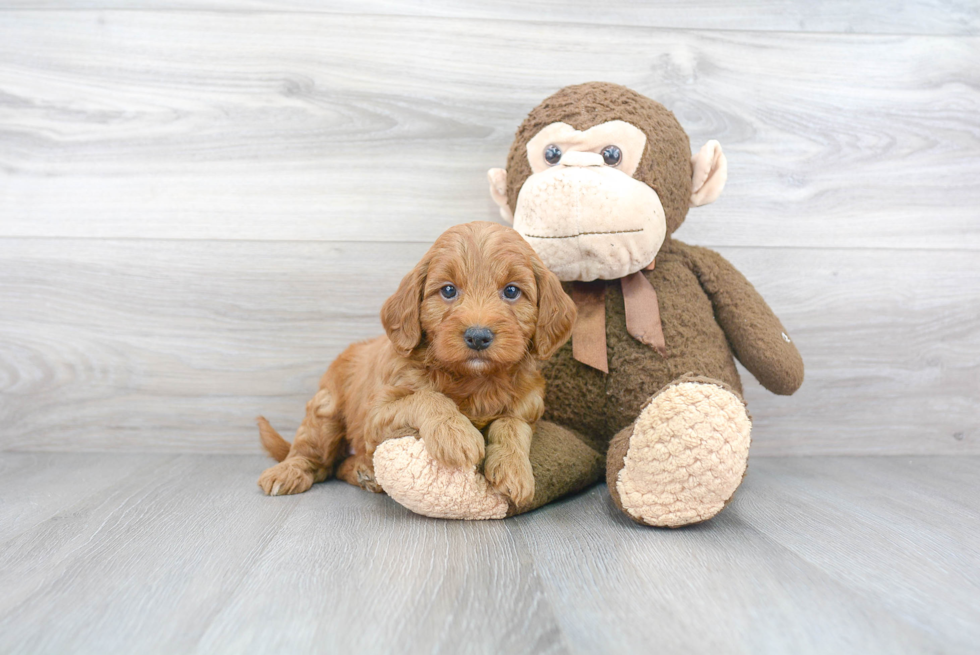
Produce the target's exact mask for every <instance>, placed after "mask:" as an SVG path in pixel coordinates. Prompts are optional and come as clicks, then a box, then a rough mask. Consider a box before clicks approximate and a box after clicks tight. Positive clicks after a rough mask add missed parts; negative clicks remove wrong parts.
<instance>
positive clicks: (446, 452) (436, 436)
mask: <svg viewBox="0 0 980 655" xmlns="http://www.w3.org/2000/svg"><path fill="white" fill-rule="evenodd" d="M421 437H422V441H424V442H425V449H426V450H428V451H429V454H430V455H432V457H433V458H435V460H436V461H437V462H439V463H440V464H445V465H446V466H451V467H453V468H463V467H467V468H468V467H472V466H476V465H477V464H478V463H479V462H480V460H481V459H483V453H484V443H483V433H482V432H480V431H479V430H477V429H476V428H475V427H473V424H472V423H470V422H469V421H468V420H467V419H466V418H465V417H463V416H460V418H459V420H453V421H445V422H443V423H437V424H436V425H435V426H434V427H433V428H431V429H430V430H427V431H425V432H422V433H421Z"/></svg>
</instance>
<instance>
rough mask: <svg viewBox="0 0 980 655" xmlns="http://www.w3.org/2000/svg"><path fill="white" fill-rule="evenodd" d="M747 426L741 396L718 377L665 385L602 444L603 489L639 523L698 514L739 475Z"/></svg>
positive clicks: (684, 521) (719, 500)
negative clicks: (606, 448) (604, 464)
mask: <svg viewBox="0 0 980 655" xmlns="http://www.w3.org/2000/svg"><path fill="white" fill-rule="evenodd" d="M702 380H703V379H702ZM751 428H752V422H751V421H750V420H749V416H748V414H747V413H746V411H745V404H744V403H743V402H742V400H741V398H739V397H738V396H737V395H735V394H734V393H732V392H731V391H729V390H728V389H726V388H725V387H724V386H723V385H721V384H720V383H714V382H713V381H696V382H695V381H682V382H679V383H676V384H672V385H670V386H667V387H665V388H664V389H663V390H661V391H660V393H658V394H657V395H656V396H654V397H653V398H652V399H651V400H650V402H648V403H647V405H646V406H645V407H644V408H643V410H641V412H640V415H639V416H638V417H637V419H636V421H635V422H634V423H633V425H631V426H630V427H628V428H626V429H624V430H623V431H622V432H620V433H619V434H617V435H616V437H615V438H614V439H613V441H612V443H611V444H610V445H609V453H608V466H607V469H606V481H607V482H608V484H609V492H610V494H611V495H612V497H613V500H614V502H615V503H616V505H617V506H618V507H619V508H620V509H622V510H623V511H624V512H625V513H626V514H627V515H628V516H629V517H630V518H631V519H633V520H634V521H636V522H638V523H643V524H644V525H655V526H666V527H678V526H682V525H689V524H691V523H699V522H701V521H706V520H708V519H710V518H711V517H713V516H714V515H715V514H717V513H718V512H720V511H721V510H722V508H724V507H725V505H726V504H728V501H729V500H731V498H732V495H733V494H734V493H735V490H736V489H737V488H738V486H739V484H741V482H742V478H743V477H744V476H745V468H746V465H747V463H748V457H749V441H750V432H751Z"/></svg>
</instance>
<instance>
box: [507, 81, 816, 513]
mask: <svg viewBox="0 0 980 655" xmlns="http://www.w3.org/2000/svg"><path fill="white" fill-rule="evenodd" d="M612 120H623V121H626V122H628V123H630V124H632V125H634V126H636V127H638V128H640V129H642V130H643V131H644V132H645V133H646V135H647V145H646V148H645V149H644V153H643V157H642V160H641V162H640V164H639V166H638V167H637V170H636V172H635V174H634V178H635V179H638V180H641V181H643V182H645V183H647V184H648V185H650V186H651V187H652V188H653V189H654V190H655V191H656V192H657V194H658V195H659V196H660V199H661V202H662V204H663V207H664V210H665V214H666V220H667V240H666V241H665V242H664V245H663V247H662V248H661V250H660V252H659V253H658V254H657V257H656V267H655V268H654V270H652V271H644V273H643V274H644V275H645V276H646V277H647V279H648V280H649V281H650V282H651V283H652V285H653V287H654V289H655V290H656V291H657V296H658V299H659V306H660V316H661V322H662V325H663V331H664V336H665V339H666V343H667V357H666V358H664V357H661V356H660V355H659V354H658V353H656V352H655V351H654V350H653V349H651V348H650V347H649V346H646V345H644V344H642V343H640V342H639V341H637V340H636V339H634V338H633V337H632V336H630V334H629V333H628V332H627V330H626V316H625V309H624V302H623V295H622V291H621V288H620V283H619V281H618V280H610V281H606V282H602V281H600V282H599V283H602V284H605V285H606V340H607V354H608V360H609V373H608V374H604V373H602V372H601V371H598V370H596V369H594V368H591V367H589V366H586V365H584V364H582V363H580V362H578V361H576V360H575V359H574V358H573V357H572V347H571V344H570V343H569V344H566V345H565V346H564V347H563V348H561V349H559V351H558V352H557V353H556V355H555V357H553V358H552V359H551V360H550V361H549V362H547V363H546V364H545V366H544V373H545V378H546V379H547V382H548V388H547V395H546V398H545V404H546V406H547V412H546V414H545V418H546V419H548V420H549V421H553V422H554V423H556V424H557V425H558V426H562V428H568V429H567V430H565V432H566V434H564V435H563V436H562V437H561V438H560V439H556V443H558V442H564V443H566V444H567V443H572V442H573V441H575V440H581V441H584V442H585V443H586V444H587V445H588V446H590V448H591V449H592V451H596V452H600V453H602V452H607V449H608V448H610V443H611V442H613V439H614V437H615V436H616V435H617V433H622V434H623V435H624V437H623V438H620V439H618V440H616V441H615V442H614V443H613V446H614V447H613V448H612V449H611V450H609V451H608V453H607V460H608V463H607V466H608V475H610V476H611V479H612V478H615V475H616V474H617V473H618V472H619V470H620V469H621V468H622V466H623V457H624V456H625V453H626V448H627V447H628V438H627V437H628V433H629V430H630V429H631V428H630V426H631V425H632V423H633V421H634V419H635V418H636V416H637V415H638V413H639V411H640V409H641V408H642V407H643V406H644V405H645V404H646V403H647V402H648V401H649V399H650V398H651V397H652V396H654V395H655V394H657V393H658V392H659V391H660V390H661V389H663V388H664V387H666V386H668V385H670V384H672V383H674V382H676V381H678V380H680V379H683V378H685V376H688V375H697V376H701V378H702V379H704V380H705V381H706V382H711V383H717V384H719V385H721V386H723V387H726V388H731V389H733V390H735V391H736V392H737V393H738V394H741V390H742V384H741V380H740V379H739V375H738V371H737V369H736V368H735V358H736V357H737V358H738V359H739V360H740V361H741V362H742V363H743V364H744V365H745V367H746V368H747V369H748V370H749V371H750V372H751V373H752V374H753V375H754V376H755V377H756V378H757V379H758V380H759V381H760V382H761V383H762V384H763V386H765V387H766V388H767V389H769V390H770V391H772V392H774V393H777V394H791V393H793V392H794V391H796V389H797V388H799V386H800V384H802V382H803V361H802V359H801V358H800V355H799V353H798V352H797V350H796V347H795V346H794V345H793V344H792V343H791V342H790V341H789V339H788V337H787V336H786V331H785V329H784V328H783V326H782V324H781V323H780V322H779V319H778V318H776V316H775V314H773V312H772V310H771V309H770V308H769V306H768V305H767V304H766V302H765V300H763V299H762V296H761V295H759V293H758V292H757V291H756V290H755V289H754V288H753V287H752V285H751V284H750V283H749V282H748V281H747V280H746V279H745V278H744V277H743V276H742V275H741V273H739V272H738V271H737V270H736V269H735V268H734V267H733V266H732V265H731V264H730V263H728V262H727V261H725V259H724V258H722V257H721V255H719V254H717V253H715V252H713V251H711V250H708V249H705V248H699V247H695V246H689V245H686V244H684V243H682V242H680V241H676V240H673V239H671V236H670V235H671V234H672V233H673V232H674V231H675V230H676V229H677V228H678V227H680V225H681V223H683V221H684V219H685V217H686V215H687V210H688V207H689V199H690V195H691V186H692V183H691V175H692V167H691V149H690V141H689V139H688V137H687V134H686V133H685V132H684V129H683V128H682V127H681V126H680V124H679V123H678V121H677V119H676V118H675V117H674V115H673V114H672V113H671V112H670V111H669V110H667V109H666V108H665V107H664V106H663V105H661V104H659V103H657V102H655V101H653V100H651V99H649V98H646V97H645V96H642V95H640V94H639V93H636V92H635V91H632V90H630V89H627V88H625V87H622V86H619V85H615V84H607V83H599V82H592V83H588V84H580V85H577V86H570V87H566V88H564V89H562V90H560V91H558V92H557V93H555V94H554V95H552V96H550V97H549V98H547V99H546V100H545V101H544V102H542V103H541V104H540V105H539V106H537V107H535V108H534V109H533V110H532V111H531V113H530V114H529V115H528V117H527V118H526V119H525V120H524V122H523V123H522V124H521V126H520V128H519V129H518V130H517V134H516V135H515V138H514V142H513V145H512V146H511V149H510V153H509V155H508V161H507V197H508V202H509V204H510V208H511V209H513V208H514V207H516V206H517V197H518V195H519V193H520V190H521V187H522V186H523V185H524V182H525V181H526V180H527V178H528V176H529V175H530V173H531V170H530V166H529V164H528V161H527V152H526V148H527V142H528V141H529V140H530V139H531V138H532V137H533V136H534V135H535V134H536V133H537V132H538V131H540V130H541V129H542V128H543V127H545V126H547V125H550V124H552V123H555V122H559V121H560V122H564V123H567V124H569V125H571V126H572V127H574V128H576V129H579V130H585V129H588V128H590V127H593V126H595V125H598V124H601V123H604V122H606V121H612ZM566 289H567V290H568V289H570V287H569V286H567V285H566ZM562 428H558V429H562ZM556 456H557V454H556V453H555V452H549V450H548V449H545V448H542V449H538V450H535V451H533V452H532V464H533V466H534V470H535V473H536V475H537V472H538V471H539V470H540V471H542V472H545V471H548V472H549V475H551V474H552V473H554V472H551V471H550V469H548V468H547V467H546V466H545V464H546V461H547V459H548V458H550V457H556ZM583 457H584V460H583V461H589V458H590V457H592V455H591V454H589V453H586V454H585V455H583ZM574 470H581V471H584V473H582V475H591V474H592V470H591V469H589V468H588V467H586V466H582V467H578V468H577V469H574ZM557 475H560V472H559V473H557ZM597 479H598V477H596V478H593V479H592V480H590V481H596V480H597ZM564 482H565V484H568V481H564ZM579 482H582V481H579ZM538 484H539V486H541V484H542V482H541V481H539V482H538ZM569 486H571V485H569ZM579 486H581V485H579ZM610 491H611V492H613V493H615V490H614V488H613V487H610ZM544 502H547V500H546V499H545V498H536V499H535V504H534V505H535V506H538V505H541V504H543V503H544ZM617 502H618V499H617Z"/></svg>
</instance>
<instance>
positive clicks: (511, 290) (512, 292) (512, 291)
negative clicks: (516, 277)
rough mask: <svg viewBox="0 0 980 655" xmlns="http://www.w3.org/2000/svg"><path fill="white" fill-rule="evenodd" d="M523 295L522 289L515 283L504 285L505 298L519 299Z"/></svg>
mask: <svg viewBox="0 0 980 655" xmlns="http://www.w3.org/2000/svg"><path fill="white" fill-rule="evenodd" d="M520 297H521V290H520V289H518V288H517V287H516V286H514V285H513V284H508V285H507V286H505V287H504V298H506V299H507V300H517V299H518V298H520Z"/></svg>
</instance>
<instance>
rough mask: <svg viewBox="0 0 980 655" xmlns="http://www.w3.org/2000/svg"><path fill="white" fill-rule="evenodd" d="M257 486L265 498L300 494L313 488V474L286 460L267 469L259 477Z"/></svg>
mask: <svg viewBox="0 0 980 655" xmlns="http://www.w3.org/2000/svg"><path fill="white" fill-rule="evenodd" d="M259 486H260V487H262V491H264V492H265V493H266V495H267V496H285V495H286V494H301V493H303V492H304V491H306V490H307V489H309V488H310V487H312V486H313V474H312V473H311V472H309V471H307V470H305V469H304V468H302V467H300V466H298V465H296V464H294V463H293V462H290V461H289V460H286V461H284V462H280V463H278V464H276V465H275V466H272V467H270V468H267V469H266V470H265V473H263V474H262V475H261V476H260V477H259Z"/></svg>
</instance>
